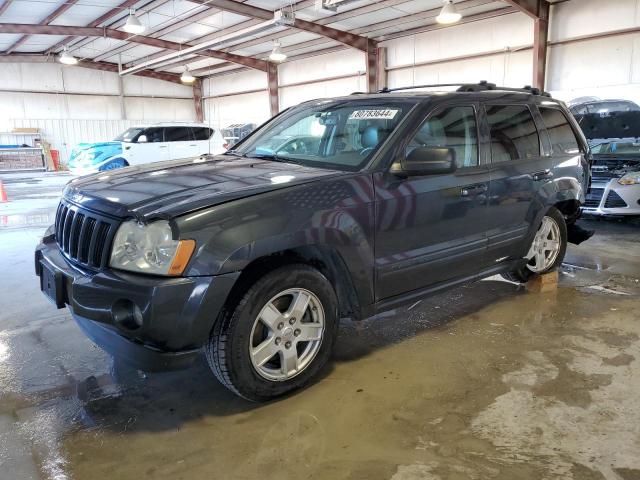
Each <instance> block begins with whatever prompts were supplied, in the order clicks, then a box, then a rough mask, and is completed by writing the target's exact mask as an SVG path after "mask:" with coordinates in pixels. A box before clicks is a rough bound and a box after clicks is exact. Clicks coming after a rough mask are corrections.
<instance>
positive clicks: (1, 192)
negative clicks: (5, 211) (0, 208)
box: [0, 180, 9, 203]
mask: <svg viewBox="0 0 640 480" xmlns="http://www.w3.org/2000/svg"><path fill="white" fill-rule="evenodd" d="M8 201H9V199H8V198H7V191H6V190H5V189H4V183H2V180H0V203H6V202H8Z"/></svg>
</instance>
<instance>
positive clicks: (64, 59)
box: [59, 47, 78, 65]
mask: <svg viewBox="0 0 640 480" xmlns="http://www.w3.org/2000/svg"><path fill="white" fill-rule="evenodd" d="M59 60H60V63H62V64H64V65H77V64H78V59H77V58H76V57H74V56H73V55H71V54H70V53H69V50H67V47H64V50H63V51H62V53H61V54H60V57H59Z"/></svg>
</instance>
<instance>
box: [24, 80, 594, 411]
mask: <svg viewBox="0 0 640 480" xmlns="http://www.w3.org/2000/svg"><path fill="white" fill-rule="evenodd" d="M276 137H277V138H285V139H286V138H293V139H304V148H285V149H280V148H279V147H277V145H279V144H280V143H279V140H278V142H274V141H273V139H274V138H276ZM310 137H313V138H314V139H315V140H314V141H309V138H310ZM274 145H275V148H274ZM282 145H289V144H288V143H287V142H284V143H282ZM588 155H589V153H588V147H587V144H586V140H585V138H584V137H583V135H582V133H581V132H580V129H579V127H578V125H577V123H576V122H575V120H574V119H573V117H572V116H571V114H570V113H569V111H568V110H567V109H566V107H565V106H564V105H563V104H562V103H560V102H558V101H555V100H553V99H552V98H550V97H549V96H547V95H545V94H541V93H540V92H537V91H536V90H532V89H522V90H517V89H516V90H509V89H501V88H497V87H495V86H493V85H490V84H486V83H482V84H477V85H476V84H474V85H463V86H461V87H460V88H459V89H458V91H454V92H447V91H440V92H437V93H433V92H422V93H409V92H406V91H404V90H403V89H397V90H395V91H394V90H384V91H383V92H381V93H378V94H366V95H365V94H354V95H352V96H348V97H342V98H332V99H323V100H316V101H310V102H305V103H303V104H301V105H299V106H297V107H293V108H290V109H288V110H286V111H285V112H282V113H281V114H279V115H278V116H276V117H274V118H273V119H271V120H270V121H269V122H268V123H266V124H265V125H263V126H262V127H260V128H259V129H257V130H256V131H254V132H253V133H251V134H250V135H248V136H247V137H246V138H244V139H243V140H241V141H240V142H238V143H237V144H236V145H235V148H234V149H233V150H230V151H228V152H226V154H224V155H219V156H209V157H198V158H192V159H183V160H179V161H167V162H160V163H156V164H152V165H147V166H140V167H128V168H124V169H121V170H118V171H114V172H113V173H108V174H104V172H103V173H102V174H101V175H99V176H98V175H96V176H90V177H85V178H82V179H76V180H73V181H71V182H70V183H69V184H68V185H67V187H66V188H65V191H64V194H63V198H62V200H61V202H60V205H59V207H58V212H57V215H56V221H55V225H53V226H52V227H51V228H50V229H49V230H48V231H47V233H46V235H45V237H44V238H43V240H42V243H41V244H40V245H39V246H38V248H37V250H36V272H37V274H38V275H39V277H40V285H41V289H42V291H43V292H44V293H45V294H46V295H47V296H48V297H49V298H50V299H52V301H53V302H54V303H55V304H56V305H57V306H58V307H59V308H63V307H65V306H68V307H69V309H70V310H71V312H72V314H73V317H74V318H75V320H76V321H77V323H78V324H79V325H80V327H81V328H82V329H83V330H84V331H85V332H86V334H87V335H88V336H89V337H91V338H92V339H93V340H94V341H95V342H96V343H97V344H98V345H100V346H101V347H103V348H104V349H105V350H107V351H109V352H111V353H112V354H113V355H116V356H119V357H121V358H123V359H125V360H128V361H129V362H130V363H132V364H134V365H136V366H137V367H138V368H142V369H147V370H152V369H162V368H177V367H181V366H185V365H188V364H189V363H190V362H192V361H193V360H194V358H196V356H197V355H199V354H200V353H201V352H202V351H203V350H204V351H205V353H206V356H207V359H208V361H209V364H210V366H211V369H212V371H213V373H214V374H215V375H216V377H217V378H218V379H219V380H220V381H221V382H222V383H223V384H224V385H225V386H226V387H228V388H229V389H231V390H232V391H234V392H236V393H237V394H239V395H241V396H243V397H245V398H248V399H251V400H256V401H261V400H268V399H271V398H274V397H277V396H279V395H283V394H286V393H288V392H291V391H293V390H295V389H298V388H302V387H304V386H305V385H307V384H309V383H310V382H311V381H312V380H313V379H314V378H316V377H317V375H318V373H319V372H320V370H321V369H322V368H323V366H324V365H325V363H326V362H327V361H328V359H329V357H330V355H331V350H332V347H333V344H334V342H335V339H336V336H337V332H338V323H339V321H340V319H343V318H351V319H354V320H358V319H362V318H366V317H369V316H371V315H374V314H376V313H378V312H382V311H385V310H389V309H392V308H395V307H397V306H399V305H401V304H404V303H407V302H413V301H415V300H416V299H419V298H422V297H423V296H425V295H427V294H429V293H433V292H436V291H440V290H443V289H445V288H450V287H452V286H455V285H459V284H461V283H463V282H469V281H473V280H479V279H481V278H484V277H487V276H490V275H494V274H503V275H504V276H506V277H507V278H509V279H511V280H515V281H519V282H523V281H526V280H528V279H529V278H531V277H532V276H534V275H539V274H541V273H545V272H548V271H551V270H553V269H555V268H556V267H557V266H558V265H559V264H560V262H561V261H562V259H563V256H564V254H565V249H566V245H567V224H568V223H571V222H572V221H573V220H574V219H575V218H576V217H577V215H578V214H579V212H580V207H581V205H582V203H583V202H584V199H585V191H586V189H587V186H588V184H589V168H588V161H589V158H588Z"/></svg>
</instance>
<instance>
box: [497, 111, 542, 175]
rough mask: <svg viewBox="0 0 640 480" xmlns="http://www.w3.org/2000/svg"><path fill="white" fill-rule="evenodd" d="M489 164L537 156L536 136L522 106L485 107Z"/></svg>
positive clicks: (529, 115) (535, 131) (537, 142)
mask: <svg viewBox="0 0 640 480" xmlns="http://www.w3.org/2000/svg"><path fill="white" fill-rule="evenodd" d="M485 108H486V112H487V121H488V122H489V127H490V128H491V161H492V162H493V163H500V162H507V161H509V160H518V159H520V158H533V157H537V156H539V155H540V137H539V136H538V130H537V128H536V124H535V123H534V121H533V116H532V115H531V111H530V110H529V108H528V107H527V106H526V105H487V106H486V107H485Z"/></svg>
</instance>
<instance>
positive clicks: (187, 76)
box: [180, 65, 196, 83]
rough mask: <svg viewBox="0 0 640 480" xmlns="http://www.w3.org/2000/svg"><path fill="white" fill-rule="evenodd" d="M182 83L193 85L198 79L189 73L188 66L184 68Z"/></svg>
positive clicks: (181, 77) (181, 76)
mask: <svg viewBox="0 0 640 480" xmlns="http://www.w3.org/2000/svg"><path fill="white" fill-rule="evenodd" d="M180 81H181V82H182V83H193V82H195V81H196V77H194V76H193V74H192V73H191V72H190V71H189V66H188V65H185V66H184V72H182V75H180Z"/></svg>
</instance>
